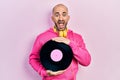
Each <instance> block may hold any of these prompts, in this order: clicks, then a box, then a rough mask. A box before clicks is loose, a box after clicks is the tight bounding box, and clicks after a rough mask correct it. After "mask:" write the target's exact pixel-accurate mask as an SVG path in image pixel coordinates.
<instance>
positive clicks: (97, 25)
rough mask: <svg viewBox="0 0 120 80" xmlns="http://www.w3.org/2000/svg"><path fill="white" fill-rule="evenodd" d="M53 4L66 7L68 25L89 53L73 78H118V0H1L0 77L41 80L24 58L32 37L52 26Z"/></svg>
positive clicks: (119, 78)
mask: <svg viewBox="0 0 120 80" xmlns="http://www.w3.org/2000/svg"><path fill="white" fill-rule="evenodd" d="M57 3H63V4H65V5H66V6H68V8H69V13H70V21H69V23H68V27H69V28H70V29H72V30H73V31H75V32H77V33H79V34H81V35H82V36H83V39H84V41H85V43H86V47H87V49H88V50H89V52H90V54H91V56H92V62H91V64H90V65H89V66H88V67H83V66H79V67H80V69H79V72H78V74H77V80H120V76H119V75H120V1H119V0H1V1H0V80H41V77H40V76H39V75H38V73H37V72H35V71H34V70H33V68H32V67H31V66H30V65H29V62H28V57H29V54H30V51H31V49H32V46H33V43H34V40H35V38H36V36H37V35H38V34H39V33H42V32H44V31H45V30H46V29H48V28H50V27H51V26H52V24H53V23H52V21H51V10H52V8H53V6H54V5H56V4H57Z"/></svg>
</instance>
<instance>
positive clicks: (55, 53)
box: [50, 49, 63, 62]
mask: <svg viewBox="0 0 120 80" xmlns="http://www.w3.org/2000/svg"><path fill="white" fill-rule="evenodd" d="M62 57H63V54H62V51H61V50H59V49H54V50H53V51H52V52H51V54H50V58H51V59H52V60H53V61H54V62H58V61H60V60H61V59H62Z"/></svg>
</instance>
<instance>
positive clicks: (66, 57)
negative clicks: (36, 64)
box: [39, 40, 73, 71]
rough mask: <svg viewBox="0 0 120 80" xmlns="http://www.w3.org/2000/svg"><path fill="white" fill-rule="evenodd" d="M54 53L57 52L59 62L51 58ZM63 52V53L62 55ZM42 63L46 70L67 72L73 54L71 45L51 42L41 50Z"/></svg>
mask: <svg viewBox="0 0 120 80" xmlns="http://www.w3.org/2000/svg"><path fill="white" fill-rule="evenodd" d="M53 51H57V52H58V53H57V54H61V55H55V57H53V58H56V59H57V60H58V58H59V57H60V59H59V60H58V61H54V60H53V59H52V57H51V55H52V53H53ZM60 52H61V53H60ZM39 56H40V62H41V64H42V65H43V66H44V67H45V69H46V70H52V71H59V70H65V69H66V68H67V67H68V66H69V65H70V63H71V61H72V58H73V52H72V49H71V47H70V46H69V45H67V44H65V43H60V42H56V41H52V40H49V41H47V42H46V43H45V44H44V45H43V46H42V48H41V50H40V52H39Z"/></svg>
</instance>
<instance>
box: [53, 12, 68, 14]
mask: <svg viewBox="0 0 120 80" xmlns="http://www.w3.org/2000/svg"><path fill="white" fill-rule="evenodd" d="M62 13H67V12H62ZM55 14H59V12H55Z"/></svg>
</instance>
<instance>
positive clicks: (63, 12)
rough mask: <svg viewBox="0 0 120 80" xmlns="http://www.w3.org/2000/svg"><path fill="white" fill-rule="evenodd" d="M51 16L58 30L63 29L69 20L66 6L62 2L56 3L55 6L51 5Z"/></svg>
mask: <svg viewBox="0 0 120 80" xmlns="http://www.w3.org/2000/svg"><path fill="white" fill-rule="evenodd" d="M51 18H52V20H53V22H54V23H55V26H56V29H57V30H58V31H63V30H65V29H66V27H67V23H68V20H69V15H68V8H67V7H66V6H65V5H63V4H57V5H56V6H55V7H53V11H52V17H51Z"/></svg>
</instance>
